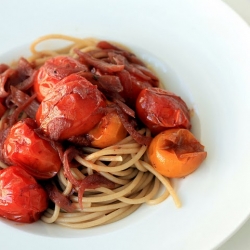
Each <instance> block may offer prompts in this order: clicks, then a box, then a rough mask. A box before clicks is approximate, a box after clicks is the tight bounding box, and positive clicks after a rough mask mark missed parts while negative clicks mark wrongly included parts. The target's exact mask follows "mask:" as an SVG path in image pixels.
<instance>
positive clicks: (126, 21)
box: [0, 0, 250, 250]
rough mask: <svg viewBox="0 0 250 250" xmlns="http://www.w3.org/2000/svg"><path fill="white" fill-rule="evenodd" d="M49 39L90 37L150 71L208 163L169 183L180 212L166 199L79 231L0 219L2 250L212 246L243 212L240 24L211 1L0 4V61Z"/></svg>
mask: <svg viewBox="0 0 250 250" xmlns="http://www.w3.org/2000/svg"><path fill="white" fill-rule="evenodd" d="M49 33H63V34H68V35H75V36H80V37H89V36H94V37H98V38H101V39H108V40H115V41H118V42H121V43H123V44H125V45H128V46H129V47H131V48H133V49H134V51H135V52H136V53H137V54H138V55H139V56H141V57H142V58H144V59H145V60H147V61H148V62H150V63H151V64H152V65H153V66H154V67H155V68H156V70H157V72H158V73H159V75H160V77H161V79H162V81H163V82H164V83H165V84H166V87H167V88H168V89H170V90H172V91H174V92H175V93H177V94H179V95H181V96H182V97H183V98H184V99H185V100H186V102H187V103H188V105H189V107H192V108H194V110H195V116H194V118H193V123H194V127H193V131H194V133H195V134H196V136H197V137H198V138H199V139H200V140H201V141H202V143H203V144H204V145H205V146H206V150H207V151H208V158H207V160H206V162H205V163H204V164H203V165H202V166H201V167H200V168H199V169H198V170H197V171H196V172H195V173H194V174H192V175H190V176H188V177H187V178H185V179H182V180H178V181H176V189H177V192H178V194H179V196H180V198H181V200H182V203H183V207H182V208H180V209H177V208H175V206H174V204H173V201H172V199H171V198H170V199H168V200H166V201H165V202H164V203H162V204H160V205H157V206H153V207H149V206H142V207H141V208H140V209H139V210H137V211H136V212H135V213H134V214H132V215H131V216H129V217H128V218H126V219H123V220H122V221H119V222H116V223H113V224H111V225H107V226H103V227H97V228H93V229H87V230H70V229H66V228H59V227H57V226H54V225H45V224H43V223H35V224H31V225H18V224H16V223H11V222H8V221H6V220H3V219H1V220H0V231H1V246H4V247H5V248H6V249H22V248H24V247H25V249H34V248H35V249H50V248H52V247H57V248H58V249H69V248H70V249H73V248H77V249H79V248H80V247H81V248H88V249H113V248H116V249H155V248H157V249H174V250H181V249H185V250H189V249H190V250H200V249H203V250H206V249H213V248H216V247H218V246H219V245H220V244H221V243H222V242H223V241H225V240H226V239H227V238H228V237H229V236H231V235H232V234H233V233H234V232H235V231H236V230H237V229H238V228H239V227H240V226H241V225H242V223H243V222H244V221H245V220H246V219H247V218H248V217H249V214H250V202H249V200H250V181H249V175H250V168H249V164H250V154H249V149H250V133H249V124H250V85H249V81H250V70H249V65H250V32H249V28H248V26H247V25H246V24H245V23H244V22H243V21H242V20H241V19H240V18H239V17H238V16H237V15H236V14H234V13H233V12H232V11H231V10H230V9H229V7H227V6H226V5H225V4H224V3H222V2H220V1H218V0H207V1H200V0H197V1H195V0H175V1H170V0H168V1H160V0H154V1H146V0H139V1H134V0H126V1H115V0H106V1H97V0H91V1H82V0H71V1H67V2H66V1H61V0H60V1H59V0H55V1H50V0H43V1H30V0H22V1H18V0H16V1H14V0H9V1H4V2H3V1H2V2H1V8H0V38H1V39H0V40H1V41H0V61H1V62H4V61H8V60H10V59H14V58H16V57H17V56H20V55H22V54H25V53H26V49H27V45H28V44H29V43H31V41H33V40H34V39H35V38H37V37H39V36H41V35H45V34H49ZM20 46H21V47H20ZM23 46H24V47H23ZM20 48H21V49H20ZM23 48H24V49H23Z"/></svg>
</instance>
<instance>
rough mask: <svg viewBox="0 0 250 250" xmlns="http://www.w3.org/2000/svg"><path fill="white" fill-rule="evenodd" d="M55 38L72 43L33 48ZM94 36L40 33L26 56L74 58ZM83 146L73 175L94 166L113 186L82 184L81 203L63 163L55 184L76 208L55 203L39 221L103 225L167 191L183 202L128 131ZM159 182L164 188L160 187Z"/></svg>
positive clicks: (93, 43) (92, 44)
mask: <svg viewBox="0 0 250 250" xmlns="http://www.w3.org/2000/svg"><path fill="white" fill-rule="evenodd" d="M53 39H59V40H63V41H67V42H69V43H70V45H68V46H66V47H63V48H61V49H58V50H41V51H39V50H38V49H37V47H38V46H39V45H40V43H42V42H45V41H48V40H53ZM97 42H98V41H97V40H96V39H92V38H88V39H79V38H74V37H71V36H65V35H48V36H44V37H41V38H39V39H38V40H36V41H35V42H33V43H32V44H31V47H30V50H31V52H32V56H31V57H30V58H28V60H29V61H30V62H32V63H35V65H36V67H37V68H39V67H40V66H41V65H43V63H44V62H45V61H46V60H47V59H49V58H50V57H54V56H57V55H67V56H71V57H73V58H75V57H76V54H75V53H74V49H75V48H77V49H80V50H81V51H84V52H86V51H91V50H94V49H95V50H96V49H97V47H96V44H97ZM12 112H13V110H11V109H10V110H8V111H7V112H6V113H5V114H4V116H3V117H2V118H1V123H0V127H1V129H3V128H4V126H5V120H6V117H7V116H8V115H9V114H10V113H12ZM23 115H25V113H24V114H23ZM139 133H140V134H142V135H146V136H150V131H149V130H148V129H147V128H143V129H141V130H140V131H139ZM82 150H83V152H84V154H85V156H84V157H82V156H80V155H77V156H75V161H76V162H78V163H79V164H80V166H78V167H76V168H71V169H70V171H71V173H72V175H73V176H74V177H75V178H76V179H77V180H82V179H84V178H86V176H88V175H91V174H92V173H93V172H95V171H97V172H99V173H100V174H101V175H102V176H104V177H105V178H106V179H108V180H110V181H112V182H113V183H115V184H116V188H114V189H109V188H105V187H101V188H96V189H87V190H85V192H84V196H83V198H82V207H81V206H80V204H79V201H78V195H77V190H74V189H73V185H72V183H70V181H69V180H67V178H66V177H65V175H64V168H63V167H62V168H61V170H60V171H59V172H58V174H57V177H56V178H57V185H58V189H60V192H61V193H62V194H63V195H64V196H67V197H69V199H70V200H71V202H72V204H74V207H75V210H74V211H72V212H66V211H64V210H63V209H61V208H60V207H59V206H58V205H56V204H54V205H52V206H50V207H49V208H48V209H47V210H46V211H45V212H44V214H43V215H42V217H41V220H42V221H43V222H45V223H56V224H59V225H62V226H66V227H69V228H90V227H94V226H98V225H104V224H108V223H111V222H115V221H118V220H120V219H122V218H124V217H126V216H128V215H129V214H131V213H133V212H134V211H135V210H136V209H138V208H139V207H140V205H142V204H144V203H146V204H150V205H155V204H158V203H160V202H162V201H164V200H165V199H166V198H167V197H168V196H169V195H171V196H172V198H173V200H174V203H175V204H176V206H177V207H180V206H181V203H180V201H179V198H178V196H177V194H176V192H175V191H174V189H173V187H172V186H171V183H170V180H169V179H168V178H166V177H163V176H162V175H161V174H159V173H158V172H156V171H155V170H154V168H153V167H152V166H151V165H150V163H149V160H148V159H147V155H146V154H145V152H146V150H147V146H145V145H140V144H138V143H137V142H136V141H135V140H134V139H133V138H132V137H131V136H127V137H126V138H125V139H123V140H122V141H120V142H119V143H118V144H116V145H113V146H110V147H107V148H104V149H96V148H91V147H83V149H82ZM0 167H1V168H6V167H7V166H6V165H5V164H4V163H2V162H0ZM162 186H163V187H164V192H160V189H161V187H162Z"/></svg>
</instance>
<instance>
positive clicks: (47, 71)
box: [33, 56, 87, 102]
mask: <svg viewBox="0 0 250 250" xmlns="http://www.w3.org/2000/svg"><path fill="white" fill-rule="evenodd" d="M86 70H87V67H86V66H85V65H83V64H81V63H80V62H78V61H77V60H75V59H73V58H71V57H68V56H57V57H53V58H51V59H49V60H47V61H46V62H45V63H44V65H43V66H42V67H41V68H40V69H39V70H38V72H37V74H36V77H35V80H34V85H33V86H34V90H35V92H36V94H37V99H38V100H39V101H40V102H41V101H42V100H43V99H44V98H45V96H46V95H47V94H48V92H49V91H50V89H51V88H53V86H54V85H55V84H56V83H58V82H59V81H60V80H62V79H63V78H64V77H66V76H68V75H70V74H72V73H76V72H79V71H86Z"/></svg>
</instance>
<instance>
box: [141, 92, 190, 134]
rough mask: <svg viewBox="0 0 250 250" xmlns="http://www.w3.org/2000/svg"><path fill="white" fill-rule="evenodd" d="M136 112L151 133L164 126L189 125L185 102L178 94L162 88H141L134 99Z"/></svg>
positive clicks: (157, 131)
mask: <svg viewBox="0 0 250 250" xmlns="http://www.w3.org/2000/svg"><path fill="white" fill-rule="evenodd" d="M136 112H137V115H138V116H139V118H140V119H141V121H142V122H143V123H144V124H145V125H146V126H147V127H148V128H149V129H150V130H151V132H152V133H153V134H158V133H159V132H161V131H164V130H165V129H166V128H178V127H179V128H187V129H189V128H190V127H191V123H190V115H189V110H188V107H187V105H186V103H185V102H184V101H183V100H182V99H181V98H180V97H179V96H176V95H175V94H173V93H171V92H168V91H165V90H163V89H159V88H149V89H143V90H142V91H141V92H140V94H139V96H138V98H137V100H136Z"/></svg>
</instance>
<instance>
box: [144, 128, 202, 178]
mask: <svg viewBox="0 0 250 250" xmlns="http://www.w3.org/2000/svg"><path fill="white" fill-rule="evenodd" d="M147 154H148V158H149V160H150V162H151V164H152V166H153V167H154V168H155V169H156V170H157V171H158V172H159V173H160V174H162V175H164V176H166V177H169V178H181V177H185V176H187V175H189V174H191V173H192V172H194V171H195V170H196V169H197V168H198V167H199V166H200V165H201V163H202V162H203V161H204V160H205V159H206V157H207V152H206V151H205V150H204V146H203V145H202V144H201V143H200V142H199V141H198V140H197V139H196V138H195V136H194V135H193V134H192V133H191V132H190V131H189V130H187V129H177V128H175V129H167V130H165V131H163V132H161V133H159V134H158V135H157V136H155V137H154V138H153V140H152V142H151V144H150V146H149V148H148V150H147Z"/></svg>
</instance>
